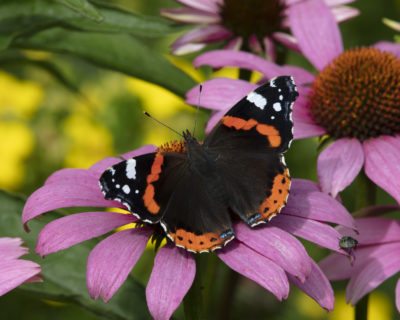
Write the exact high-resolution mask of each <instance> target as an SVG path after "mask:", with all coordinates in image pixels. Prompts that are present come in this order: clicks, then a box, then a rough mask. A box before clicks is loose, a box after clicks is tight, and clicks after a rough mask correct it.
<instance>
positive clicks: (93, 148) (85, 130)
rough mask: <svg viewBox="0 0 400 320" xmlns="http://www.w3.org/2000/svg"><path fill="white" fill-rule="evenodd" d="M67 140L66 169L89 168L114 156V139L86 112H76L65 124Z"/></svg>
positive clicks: (64, 129)
mask: <svg viewBox="0 0 400 320" xmlns="http://www.w3.org/2000/svg"><path fill="white" fill-rule="evenodd" d="M63 131H64V134H65V137H66V139H67V155H66V157H65V160H64V165H65V166H66V167H72V168H88V167H90V166H91V165H92V164H93V163H95V162H97V161H99V160H101V159H103V158H105V157H107V156H110V155H111V154H113V146H112V137H111V135H110V133H109V132H108V130H107V129H106V128H105V127H104V126H103V125H102V124H101V123H99V122H97V121H95V120H93V119H91V117H90V116H88V115H87V114H86V113H85V112H79V111H76V112H74V113H72V114H71V115H70V116H68V117H67V118H66V119H65V120H64V122H63Z"/></svg>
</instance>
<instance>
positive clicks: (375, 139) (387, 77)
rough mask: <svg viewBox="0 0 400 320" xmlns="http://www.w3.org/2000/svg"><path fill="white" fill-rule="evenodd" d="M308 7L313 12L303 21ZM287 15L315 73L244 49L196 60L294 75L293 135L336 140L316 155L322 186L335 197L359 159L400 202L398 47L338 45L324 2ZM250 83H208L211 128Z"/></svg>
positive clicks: (355, 170)
mask: <svg viewBox="0 0 400 320" xmlns="http://www.w3.org/2000/svg"><path fill="white" fill-rule="evenodd" d="M310 12H312V13H313V15H312V16H313V18H312V19H304V16H306V15H307V14H309V13H310ZM288 19H289V22H290V25H291V27H292V31H293V34H294V35H295V37H296V39H297V41H298V43H297V46H298V48H299V49H300V50H301V52H302V53H303V54H304V55H305V56H306V57H307V58H308V60H309V61H310V62H311V63H312V64H313V65H314V67H315V68H316V69H317V70H318V71H319V72H318V74H317V75H316V76H314V75H313V74H311V73H309V72H308V71H306V70H303V69H301V68H298V67H294V66H278V65H275V64H273V63H271V62H268V61H266V60H264V59H261V58H259V57H257V56H255V55H252V54H249V53H244V52H232V51H222V50H221V51H214V52H209V53H206V54H204V55H201V56H199V57H198V58H197V59H196V60H195V65H196V66H199V65H203V64H207V65H211V66H213V67H223V66H237V67H240V68H244V69H250V70H256V71H259V72H261V73H262V74H263V75H264V76H265V77H266V78H271V77H276V76H278V75H283V74H291V75H293V77H294V80H295V81H296V83H297V87H298V90H299V93H300V97H299V98H298V99H297V101H296V106H295V107H294V110H293V120H294V138H295V139H300V138H306V137H318V136H323V135H329V136H330V137H331V138H333V139H334V140H335V141H334V142H333V143H332V144H331V145H329V146H328V147H327V148H326V149H325V150H324V151H322V152H321V154H320V156H319V158H318V166H317V169H318V178H319V181H320V185H321V188H322V191H324V192H326V193H329V194H331V195H332V196H333V197H336V195H337V194H338V193H339V192H340V191H342V190H343V189H344V188H346V187H347V186H348V185H349V184H350V183H351V182H352V181H353V180H354V178H355V177H356V176H357V175H358V173H359V172H360V170H361V168H362V167H363V165H364V170H365V173H366V174H367V176H368V177H369V178H370V179H371V180H372V181H373V182H374V183H376V184H377V185H378V186H380V187H381V188H382V189H384V190H385V191H387V192H388V193H389V194H390V195H392V196H393V197H394V198H395V199H396V200H397V202H399V203H400V165H399V161H398V159H400V135H399V134H400V59H399V57H400V45H399V44H394V43H390V42H385V41H381V42H378V43H377V44H375V45H374V46H372V47H368V48H364V47H363V48H356V49H351V50H346V51H343V45H342V38H341V35H340V32H339V28H338V25H337V22H336V21H335V18H334V16H333V15H332V12H331V11H330V9H329V7H328V6H327V5H326V4H325V2H324V1H322V0H310V1H302V2H299V3H297V4H295V5H293V6H291V7H290V8H289V10H288ZM254 86H255V85H253V84H251V83H248V82H245V81H240V80H229V79H214V80H210V81H209V82H208V83H205V84H204V86H203V95H202V99H201V105H202V106H205V107H209V108H211V109H213V110H214V114H213V117H212V118H211V120H210V124H209V126H208V128H210V127H212V126H213V125H214V124H215V122H216V121H218V119H219V118H220V117H221V115H222V114H223V113H224V110H225V109H226V108H229V107H230V106H232V104H233V103H234V101H235V100H236V95H237V94H241V91H242V90H246V91H248V90H252V89H253V88H254ZM197 92H198V89H197V88H195V89H193V90H191V91H189V93H188V94H187V98H188V99H187V102H188V103H191V104H196V103H197V102H195V99H194V94H195V93H197ZM221 92H222V93H223V94H221ZM217 93H218V94H217Z"/></svg>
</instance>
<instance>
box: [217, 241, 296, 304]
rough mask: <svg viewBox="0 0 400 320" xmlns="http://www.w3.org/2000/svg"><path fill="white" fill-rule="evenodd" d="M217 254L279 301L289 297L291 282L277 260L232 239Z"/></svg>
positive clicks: (229, 265) (230, 266)
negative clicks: (276, 262) (272, 259)
mask: <svg viewBox="0 0 400 320" xmlns="http://www.w3.org/2000/svg"><path fill="white" fill-rule="evenodd" d="M217 255H218V257H219V258H220V259H221V260H222V261H223V262H224V263H225V264H227V265H228V267H229V268H231V269H233V270H235V271H236V272H238V273H240V274H242V275H243V276H245V277H246V278H249V279H251V280H253V281H255V282H257V283H258V284H259V285H260V286H262V287H264V288H265V289H267V290H268V291H271V292H272V294H273V295H275V297H277V299H278V300H279V301H281V300H282V299H286V298H287V296H288V294H289V282H288V279H287V276H286V274H285V271H284V270H283V269H282V268H281V267H279V266H278V265H277V264H275V262H273V261H271V260H270V259H268V258H266V257H264V256H263V255H261V254H259V253H257V252H256V251H254V250H252V249H250V248H249V247H247V246H246V245H244V244H242V243H240V242H239V241H232V242H231V243H230V244H229V246H228V248H225V249H222V250H218V252H217Z"/></svg>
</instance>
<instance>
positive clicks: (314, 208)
mask: <svg viewBox="0 0 400 320" xmlns="http://www.w3.org/2000/svg"><path fill="white" fill-rule="evenodd" d="M282 212H284V213H285V214H288V215H293V216H298V217H303V218H307V219H313V220H318V221H326V222H332V223H336V224H340V225H343V226H346V227H349V228H353V229H354V228H355V221H354V219H353V218H352V216H351V215H350V214H349V212H348V211H347V210H346V208H345V207H343V206H342V204H341V203H339V202H338V201H336V200H335V199H333V198H332V197H330V196H328V195H326V194H324V193H322V192H317V191H307V190H303V189H300V188H296V187H295V186H293V187H292V188H291V193H290V196H289V199H288V202H287V205H286V207H284V208H283V211H282Z"/></svg>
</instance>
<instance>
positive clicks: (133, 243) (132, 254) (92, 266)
mask: <svg viewBox="0 0 400 320" xmlns="http://www.w3.org/2000/svg"><path fill="white" fill-rule="evenodd" d="M151 234H152V231H151V230H149V229H146V228H134V229H127V230H122V231H119V232H116V233H114V234H113V235H111V236H109V237H107V238H106V239H104V240H103V241H101V242H100V243H99V244H98V245H96V247H94V249H93V250H92V251H91V252H90V254H89V258H88V262H87V271H86V282H87V287H88V289H89V294H90V296H91V297H92V298H93V299H97V298H98V297H101V298H102V299H103V300H104V301H105V302H107V301H108V300H110V299H111V297H112V296H113V295H114V293H115V292H116V291H117V290H118V289H119V287H120V286H121V285H122V284H123V283H124V281H125V280H126V278H127V277H128V275H129V273H130V272H131V271H132V268H133V267H134V266H135V264H136V262H137V261H138V260H139V258H140V256H141V255H142V253H143V251H144V249H145V248H146V244H147V242H148V241H149V239H150V237H151Z"/></svg>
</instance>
